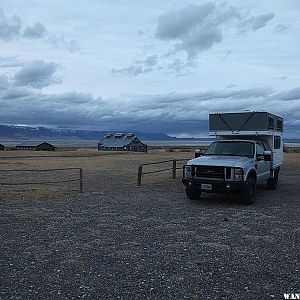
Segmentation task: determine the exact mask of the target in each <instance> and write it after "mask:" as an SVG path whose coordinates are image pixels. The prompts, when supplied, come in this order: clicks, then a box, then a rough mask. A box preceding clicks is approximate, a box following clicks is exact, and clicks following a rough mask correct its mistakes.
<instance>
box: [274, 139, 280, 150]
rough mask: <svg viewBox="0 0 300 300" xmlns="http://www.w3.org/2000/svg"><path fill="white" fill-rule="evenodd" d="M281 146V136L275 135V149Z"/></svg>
mask: <svg viewBox="0 0 300 300" xmlns="http://www.w3.org/2000/svg"><path fill="white" fill-rule="evenodd" d="M280 147H281V137H280V136H274V149H280Z"/></svg>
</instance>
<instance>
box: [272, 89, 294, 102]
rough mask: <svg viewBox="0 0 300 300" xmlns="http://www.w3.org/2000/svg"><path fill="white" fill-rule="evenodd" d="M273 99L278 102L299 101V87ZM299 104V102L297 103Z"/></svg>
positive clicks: (279, 94)
mask: <svg viewBox="0 0 300 300" xmlns="http://www.w3.org/2000/svg"><path fill="white" fill-rule="evenodd" d="M274 99H280V100H300V87H297V88H294V89H291V90H288V91H284V92H281V93H278V94H276V95H275V96H274ZM299 102H300V101H299Z"/></svg>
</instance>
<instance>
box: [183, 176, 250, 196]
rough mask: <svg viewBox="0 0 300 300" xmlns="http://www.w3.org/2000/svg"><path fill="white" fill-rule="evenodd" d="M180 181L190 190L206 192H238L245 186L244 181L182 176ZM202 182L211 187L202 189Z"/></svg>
mask: <svg viewBox="0 0 300 300" xmlns="http://www.w3.org/2000/svg"><path fill="white" fill-rule="evenodd" d="M182 183H183V184H184V185H185V186H186V187H188V188H190V189H191V190H192V191H202V192H206V193H220V194H225V193H226V194H227V193H234V192H239V191H241V190H242V189H243V188H244V187H245V183H244V182H233V181H214V180H206V179H195V178H183V179H182ZM202 184H211V186H212V189H211V190H207V189H202V188H201V185H202Z"/></svg>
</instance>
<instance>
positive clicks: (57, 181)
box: [0, 168, 83, 193]
mask: <svg viewBox="0 0 300 300" xmlns="http://www.w3.org/2000/svg"><path fill="white" fill-rule="evenodd" d="M57 171H79V177H78V178H76V179H63V180H53V181H52V180H50V181H38V182H36V181H24V182H1V181H0V186H18V185H50V184H55V183H66V182H78V181H79V191H80V193H83V170H82V168H59V169H58V168H56V169H0V173H46V172H57Z"/></svg>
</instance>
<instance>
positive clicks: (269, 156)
mask: <svg viewBox="0 0 300 300" xmlns="http://www.w3.org/2000/svg"><path fill="white" fill-rule="evenodd" d="M271 159H272V152H271V151H264V160H265V161H271Z"/></svg>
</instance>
